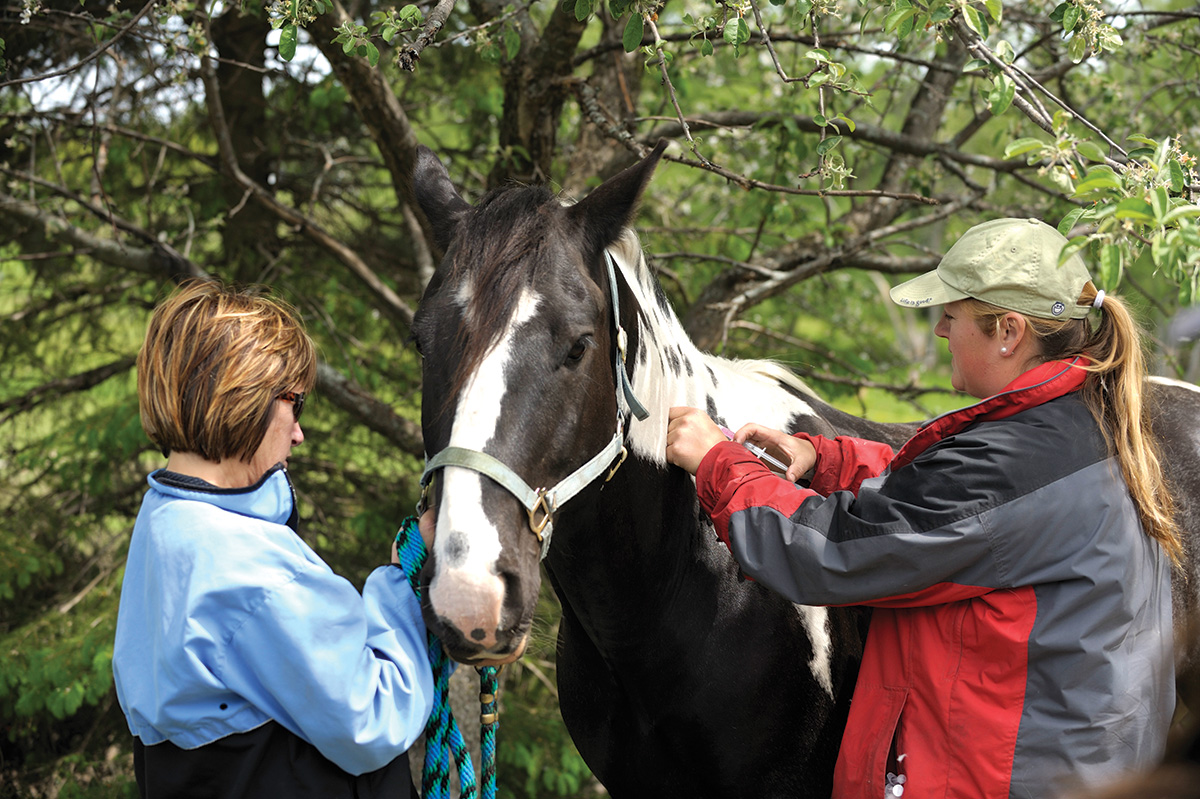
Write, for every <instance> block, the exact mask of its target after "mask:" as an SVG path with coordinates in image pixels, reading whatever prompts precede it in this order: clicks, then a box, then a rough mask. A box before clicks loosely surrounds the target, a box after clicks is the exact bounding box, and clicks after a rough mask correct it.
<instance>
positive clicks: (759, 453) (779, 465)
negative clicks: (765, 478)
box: [721, 427, 788, 476]
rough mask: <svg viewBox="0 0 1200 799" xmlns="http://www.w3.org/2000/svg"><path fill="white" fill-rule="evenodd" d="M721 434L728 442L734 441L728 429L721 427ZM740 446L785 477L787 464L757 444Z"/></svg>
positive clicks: (743, 443) (746, 443) (745, 443)
mask: <svg viewBox="0 0 1200 799" xmlns="http://www.w3.org/2000/svg"><path fill="white" fill-rule="evenodd" d="M721 432H722V433H724V434H725V437H726V438H728V439H729V440H730V441H733V440H734V438H733V431H732V430H730V429H729V428H728V427H722V428H721ZM742 446H743V447H745V448H746V449H748V450H750V452H751V453H753V454H754V456H755V457H757V458H759V459H761V460H762V461H763V462H764V463H767V464H770V465H771V466H774V467H775V468H776V469H777V470H778V471H779V474H780V475H784V476H786V475H787V470H788V467H787V464H785V463H783V462H782V461H780V460H779V459H778V458H776V457H775V456H773V455H771V454H770V453H769V452H767V451H766V450H765V449H763V448H762V447H760V446H758V445H757V444H752V443H750V442H749V441H743V442H742Z"/></svg>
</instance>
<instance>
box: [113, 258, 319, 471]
mask: <svg viewBox="0 0 1200 799" xmlns="http://www.w3.org/2000/svg"><path fill="white" fill-rule="evenodd" d="M137 378H138V410H139V411H140V412H141V417H142V427H143V428H144V429H145V431H146V435H148V436H149V437H150V440H151V441H153V442H154V443H155V444H156V445H157V446H158V447H159V448H160V449H161V450H162V451H163V453H164V454H166V453H169V452H191V453H195V454H198V455H200V456H201V457H203V458H204V459H205V460H209V461H213V462H218V461H222V460H225V459H227V458H234V459H237V460H241V461H249V460H250V459H251V457H253V455H254V453H255V451H256V450H257V449H258V447H259V445H260V444H261V443H262V441H263V439H264V438H265V437H266V434H267V428H268V426H269V424H270V420H271V410H272V407H273V406H274V402H275V399H276V398H277V397H278V396H279V395H280V394H281V393H283V392H285V391H296V390H298V391H309V390H311V389H312V387H313V385H314V384H315V383H316V379H317V354H316V347H315V346H314V345H313V342H312V339H310V338H309V337H308V334H307V333H305V331H304V327H303V325H302V323H301V322H300V320H299V316H298V315H297V313H296V312H295V310H294V309H293V308H292V307H291V306H290V305H288V304H286V303H285V302H283V301H281V300H278V299H273V298H271V297H266V296H262V295H260V294H258V293H257V292H256V291H254V290H251V289H235V288H231V287H229V286H226V285H224V284H222V283H219V282H216V281H208V280H193V281H189V282H187V283H184V284H183V285H182V286H180V287H179V288H178V289H177V290H176V291H175V292H174V293H172V294H171V296H170V297H168V298H167V299H166V300H165V301H163V302H162V304H160V305H159V306H158V307H157V308H155V309H154V313H153V315H152V316H151V317H150V326H149V328H148V329H147V331H146V340H145V342H144V343H143V344H142V349H141V351H140V352H139V353H138V358H137Z"/></svg>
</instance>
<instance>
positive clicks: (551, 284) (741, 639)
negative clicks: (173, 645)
mask: <svg viewBox="0 0 1200 799" xmlns="http://www.w3.org/2000/svg"><path fill="white" fill-rule="evenodd" d="M664 146H665V143H660V144H659V146H658V147H656V148H655V149H654V150H653V151H652V152H651V153H650V154H649V155H648V156H646V157H645V158H644V159H642V160H641V161H639V162H638V163H636V164H634V165H633V166H631V167H629V168H627V169H625V170H624V171H622V172H621V173H619V174H617V175H615V176H614V177H612V178H610V179H609V180H607V181H605V182H604V183H602V184H601V185H600V186H598V187H597V188H596V189H594V190H593V191H592V192H591V193H590V194H588V196H587V197H585V198H584V199H582V200H580V201H579V202H578V203H576V204H569V203H565V202H563V201H561V200H560V198H558V197H557V196H555V195H554V194H552V193H551V192H550V191H549V190H547V189H545V188H544V187H538V186H526V187H514V188H507V189H503V190H499V191H494V192H491V193H489V194H488V195H486V196H485V197H483V198H482V199H481V200H480V201H479V202H478V204H476V205H474V206H472V205H470V204H469V203H467V202H466V201H465V200H464V199H462V197H461V196H460V195H459V194H458V192H457V190H456V189H455V188H454V186H453V184H452V182H451V180H450V178H449V175H448V173H447V172H446V170H445V168H444V167H443V166H442V164H441V162H440V161H439V160H438V159H437V157H436V155H434V154H433V153H432V151H430V150H428V149H425V148H422V149H421V150H420V152H419V153H418V157H417V162H416V166H415V169H414V175H413V186H414V193H415V196H416V198H417V201H418V204H419V205H420V206H421V208H422V210H423V212H424V214H425V216H426V218H427V219H428V220H429V222H430V225H431V229H432V230H433V233H434V236H435V238H436V240H437V243H438V245H439V246H440V247H441V248H442V250H443V251H444V253H445V256H444V258H443V260H442V262H441V264H440V265H439V266H438V268H437V270H436V271H435V273H434V275H433V277H432V279H431V281H430V282H429V284H428V286H427V288H426V291H425V293H424V295H423V297H422V298H421V301H420V304H419V307H418V311H417V313H416V316H415V318H414V321H413V328H412V337H413V340H414V342H415V344H416V346H417V349H418V351H419V352H421V353H422V355H423V356H424V357H423V401H422V410H421V418H422V425H423V430H424V435H425V448H426V452H427V454H429V455H430V456H432V457H430V458H429V460H428V463H427V467H426V471H425V474H424V476H423V484H425V487H426V489H427V495H426V496H425V497H423V500H422V501H423V503H426V504H427V506H428V507H430V508H431V509H433V510H434V511H435V512H436V537H435V541H434V544H433V548H432V552H431V555H430V558H429V560H428V561H427V563H426V565H425V568H424V570H423V572H422V575H421V581H422V584H423V587H424V591H423V595H424V597H425V598H426V599H425V605H424V608H423V614H424V618H425V621H426V624H427V625H428V626H429V629H430V630H431V631H432V632H434V633H435V634H436V635H437V636H438V637H439V638H440V639H441V640H442V642H443V644H444V646H445V647H446V649H447V651H448V652H449V653H450V655H451V657H453V658H454V659H456V660H458V661H460V662H462V663H468V664H470V663H482V662H497V661H504V660H512V659H515V658H517V657H519V656H520V655H521V654H522V652H523V650H524V648H525V646H526V644H527V641H528V637H529V635H530V627H531V623H532V618H533V611H534V606H535V604H536V601H537V597H538V590H539V586H540V575H541V571H540V569H539V560H541V561H542V562H544V565H545V573H546V575H547V577H548V578H549V580H550V582H551V585H552V587H553V589H554V591H555V593H556V595H557V597H558V599H559V600H560V603H561V607H562V617H561V621H560V626H559V638H558V655H557V657H558V682H559V701H560V710H561V713H562V717H563V720H564V723H565V724H566V727H567V730H568V732H569V733H570V735H571V737H572V739H573V740H574V742H575V744H576V746H577V748H578V750H579V752H580V754H581V755H582V757H583V758H584V760H585V762H586V763H587V764H588V766H589V767H590V768H591V770H592V772H593V774H595V776H596V777H597V778H598V779H599V780H600V782H601V783H602V784H603V785H604V786H605V787H606V788H607V790H608V791H609V793H610V795H612V796H631V795H633V796H637V795H645V794H648V793H650V792H658V793H666V794H669V795H681V794H687V795H692V796H696V797H709V796H712V797H730V796H755V797H775V796H779V797H784V796H786V797H804V796H814V797H816V796H828V795H829V794H830V792H831V777H832V771H833V764H834V761H835V759H836V755H837V751H838V746H839V743H840V738H841V731H842V728H843V726H844V723H845V719H846V713H847V710H848V705H849V700H850V695H851V692H852V689H853V685H854V680H855V677H856V674H857V667H858V663H859V659H860V657H861V653H862V641H863V636H864V635H865V629H866V623H867V616H866V615H865V613H866V612H865V611H863V610H860V609H856V608H821V607H805V606H798V605H794V604H792V603H790V602H788V601H787V600H785V599H783V598H781V597H779V596H778V595H776V594H774V593H773V592H771V591H770V590H768V589H766V588H764V587H763V586H761V585H759V584H758V583H756V582H753V581H749V580H746V579H744V578H743V576H742V575H741V574H740V572H739V570H738V567H737V564H736V562H735V561H734V560H733V558H732V556H731V555H730V554H729V552H728V551H727V550H726V549H725V548H724V546H723V545H721V544H720V543H719V542H718V541H717V540H716V537H715V534H714V531H713V528H712V525H711V523H710V522H709V521H708V520H707V519H706V518H705V517H704V515H703V513H702V512H701V510H700V508H699V503H698V501H697V497H696V490H695V483H694V481H693V479H692V478H691V477H690V476H689V475H688V474H686V473H685V472H684V471H683V470H681V469H678V468H675V467H671V466H668V464H667V463H666V460H665V455H664V452H665V445H666V422H667V410H668V408H670V407H671V406H676V405H691V406H695V407H701V408H704V409H705V410H707V412H708V413H709V415H710V416H711V417H712V418H713V419H714V420H715V421H717V422H718V423H719V424H723V425H725V426H726V427H729V428H733V429H736V428H737V427H739V426H740V425H742V424H743V423H745V422H749V421H757V422H761V423H763V424H767V425H771V426H774V427H777V428H780V429H786V430H790V431H793V432H795V431H805V432H810V433H819V434H823V435H827V436H830V435H850V436H855V437H860V438H868V439H873V440H877V441H883V442H885V443H888V444H890V445H892V446H893V447H897V446H899V445H900V444H901V443H903V442H904V441H905V440H907V439H908V438H909V437H910V436H911V434H912V433H913V432H914V431H915V429H916V425H915V424H909V425H888V424H879V423H874V422H871V421H868V420H865V419H861V418H859V417H856V416H853V415H851V414H847V413H844V412H842V411H839V410H837V409H836V408H833V407H832V406H830V405H828V404H827V403H825V402H822V401H821V400H820V399H819V398H818V397H816V396H815V395H814V394H813V393H812V392H811V391H809V390H808V389H807V388H806V387H805V386H804V385H803V384H802V383H801V382H800V381H799V380H798V379H796V378H795V376H794V375H793V374H792V373H791V372H789V371H788V370H786V369H783V368H781V367H779V366H777V365H774V364H772V363H770V362H763V361H737V360H730V359H725V358H720V357H717V356H714V355H711V354H707V353H703V352H701V351H699V350H698V349H697V348H696V347H695V345H694V344H692V342H691V341H690V340H689V338H688V337H687V335H686V333H685V332H684V330H683V328H682V326H681V324H680V323H679V320H678V319H677V317H676V316H675V314H674V312H673V311H672V308H671V306H670V303H669V301H668V300H667V298H666V296H665V294H664V293H663V291H662V289H661V286H660V285H659V284H658V281H657V279H656V278H655V276H654V275H653V273H652V272H651V270H650V269H649V267H648V265H647V263H646V260H645V257H644V255H643V253H642V250H641V247H640V245H639V243H638V240H637V236H636V234H635V233H634V232H633V231H632V230H631V228H630V227H629V225H630V223H631V219H632V217H633V215H634V212H635V209H636V207H637V204H638V201H639V199H640V197H641V195H642V192H643V190H644V188H645V186H646V184H647V183H648V181H649V179H650V177H651V175H652V174H653V172H654V169H655V166H656V165H657V162H658V161H659V158H660V156H661V154H662V151H663V148H664ZM1168 395H1169V396H1168ZM1155 396H1156V397H1160V398H1161V399H1162V401H1160V402H1157V403H1156V408H1158V409H1159V410H1160V411H1162V410H1163V409H1165V410H1166V411H1167V412H1163V413H1161V414H1160V416H1159V421H1160V422H1161V423H1162V425H1163V428H1162V431H1161V435H1162V436H1163V437H1164V438H1165V439H1168V440H1169V439H1170V437H1171V436H1172V435H1174V434H1175V433H1176V431H1177V430H1181V429H1182V430H1187V431H1188V434H1187V437H1186V442H1185V441H1180V442H1179V443H1178V446H1176V447H1169V448H1168V461H1170V459H1178V462H1177V465H1184V466H1186V467H1187V468H1186V469H1181V470H1180V474H1181V475H1182V476H1183V477H1186V482H1185V483H1184V484H1183V485H1182V486H1181V487H1182V488H1184V489H1186V490H1185V491H1184V492H1183V494H1184V495H1186V496H1187V497H1191V496H1200V468H1197V467H1198V466H1200V453H1198V451H1197V447H1196V441H1195V438H1194V435H1195V434H1194V433H1191V430H1194V429H1198V428H1197V427H1196V426H1195V423H1196V420H1197V419H1200V393H1198V392H1196V391H1194V390H1189V389H1188V388H1187V387H1186V386H1183V385H1179V386H1176V385H1162V386H1157V387H1156V394H1155ZM1188 424H1190V425H1192V427H1190V428H1188V427H1186V425H1188ZM533 486H537V487H538V488H533ZM1180 504H1181V510H1183V511H1186V512H1187V513H1189V514H1191V513H1192V512H1193V508H1192V507H1191V503H1190V502H1181V503H1180ZM1189 529H1200V526H1198V527H1193V528H1189ZM1192 584H1193V585H1194V584H1195V581H1194V580H1193V581H1192ZM1196 605H1197V602H1196V601H1195V598H1194V597H1192V598H1191V600H1189V604H1188V607H1189V608H1194V607H1195V606H1196Z"/></svg>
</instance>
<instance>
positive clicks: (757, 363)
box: [609, 227, 820, 399]
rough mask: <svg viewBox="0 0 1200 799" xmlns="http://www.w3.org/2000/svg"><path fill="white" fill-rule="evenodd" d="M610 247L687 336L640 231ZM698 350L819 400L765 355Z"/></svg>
mask: <svg viewBox="0 0 1200 799" xmlns="http://www.w3.org/2000/svg"><path fill="white" fill-rule="evenodd" d="M609 250H611V251H612V253H613V255H614V257H616V259H617V261H618V262H619V263H623V264H628V265H630V267H631V269H632V271H633V272H634V276H635V277H636V279H637V282H638V283H639V285H640V286H641V287H642V290H643V292H642V293H643V295H652V296H654V298H655V301H656V302H657V303H658V305H659V306H660V307H661V308H662V309H663V311H664V312H665V313H666V314H667V315H668V316H670V317H671V318H672V320H673V322H674V327H675V328H676V329H677V335H678V336H680V337H684V338H686V337H687V332H686V331H685V330H684V329H683V326H682V324H680V323H679V321H678V318H677V317H675V315H674V312H673V311H672V310H671V309H670V302H669V300H668V299H667V297H666V294H665V293H664V292H663V290H662V285H661V284H660V283H659V282H658V279H657V278H656V277H655V276H654V274H653V272H652V271H651V269H650V265H649V264H648V263H647V261H646V253H645V250H643V249H642V245H641V242H640V240H639V239H638V235H637V233H636V232H635V231H634V230H633V229H632V228H628V227H627V228H625V229H624V230H623V231H622V232H621V235H620V237H618V239H617V240H616V241H615V242H613V243H612V244H611V245H609ZM688 343H691V340H690V339H688ZM697 352H698V353H699V355H700V356H701V358H703V359H704V360H705V361H708V362H714V361H715V362H719V363H720V364H722V366H724V367H725V368H726V369H729V370H731V371H734V372H737V373H738V374H739V375H741V376H742V377H745V378H746V379H748V380H755V381H759V382H766V383H775V384H778V385H781V386H784V387H786V388H790V389H792V390H793V391H795V392H796V393H798V394H802V395H804V396H807V397H812V398H814V399H820V397H819V396H818V395H817V393H816V392H815V391H813V390H812V388H810V387H809V386H808V384H807V383H805V382H804V381H803V380H801V379H800V377H799V375H797V374H796V373H795V372H793V371H792V370H791V369H789V368H788V367H786V366H784V365H783V364H782V363H779V362H778V361H773V360H770V359H766V358H752V359H740V358H724V357H722V356H720V355H713V354H712V353H706V352H702V351H697Z"/></svg>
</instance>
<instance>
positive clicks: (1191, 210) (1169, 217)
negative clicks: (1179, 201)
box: [1162, 204, 1200, 225]
mask: <svg viewBox="0 0 1200 799" xmlns="http://www.w3.org/2000/svg"><path fill="white" fill-rule="evenodd" d="M1195 216H1200V205H1191V204H1188V205H1177V206H1175V207H1174V208H1172V209H1171V210H1170V211H1168V212H1167V213H1166V215H1165V216H1164V217H1163V218H1162V223H1163V224H1164V225H1169V224H1171V223H1172V222H1174V221H1175V220H1177V219H1184V218H1186V217H1195Z"/></svg>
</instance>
